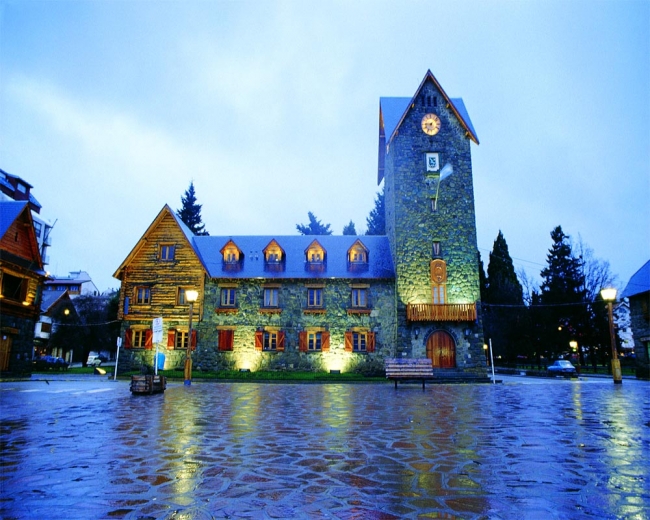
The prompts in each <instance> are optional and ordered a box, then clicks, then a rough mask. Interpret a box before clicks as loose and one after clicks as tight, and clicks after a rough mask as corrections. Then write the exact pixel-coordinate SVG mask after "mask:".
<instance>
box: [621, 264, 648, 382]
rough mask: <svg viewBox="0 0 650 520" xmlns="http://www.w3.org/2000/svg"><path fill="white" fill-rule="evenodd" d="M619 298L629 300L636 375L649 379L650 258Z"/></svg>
mask: <svg viewBox="0 0 650 520" xmlns="http://www.w3.org/2000/svg"><path fill="white" fill-rule="evenodd" d="M621 298H628V299H629V301H630V320H631V325H632V334H633V335H634V353H635V355H636V377H638V378H639V379H650V260H648V261H647V262H646V263H645V265H644V266H643V267H641V269H639V270H638V271H637V272H636V273H634V275H632V278H630V281H629V282H628V284H627V286H626V287H625V290H624V291H623V293H622V294H621Z"/></svg>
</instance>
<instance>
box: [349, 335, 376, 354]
mask: <svg viewBox="0 0 650 520" xmlns="http://www.w3.org/2000/svg"><path fill="white" fill-rule="evenodd" d="M345 350H346V351H347V352H359V353H365V352H374V351H375V333H374V332H370V331H368V330H352V331H349V332H346V333H345Z"/></svg>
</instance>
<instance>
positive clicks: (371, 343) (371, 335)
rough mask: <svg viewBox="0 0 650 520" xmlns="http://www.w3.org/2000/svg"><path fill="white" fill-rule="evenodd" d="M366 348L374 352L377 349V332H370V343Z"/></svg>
mask: <svg viewBox="0 0 650 520" xmlns="http://www.w3.org/2000/svg"><path fill="white" fill-rule="evenodd" d="M366 350H367V351H368V352H374V351H375V333H374V332H368V344H367V345H366Z"/></svg>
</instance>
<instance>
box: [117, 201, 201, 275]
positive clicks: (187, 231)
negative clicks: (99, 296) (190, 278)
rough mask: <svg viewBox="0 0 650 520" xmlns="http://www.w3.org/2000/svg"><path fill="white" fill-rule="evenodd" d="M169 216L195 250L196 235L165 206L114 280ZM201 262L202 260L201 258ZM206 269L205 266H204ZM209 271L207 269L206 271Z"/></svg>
mask: <svg viewBox="0 0 650 520" xmlns="http://www.w3.org/2000/svg"><path fill="white" fill-rule="evenodd" d="M167 215H171V217H172V218H173V219H174V221H175V222H176V224H178V227H179V229H180V230H181V232H182V233H183V235H184V236H185V238H186V239H187V243H188V245H189V246H190V247H192V248H193V243H192V239H193V238H194V233H192V231H190V228H188V227H187V226H186V225H185V223H184V222H183V221H182V220H181V219H180V217H179V216H178V215H176V213H175V212H174V211H173V210H172V208H170V207H169V204H165V205H164V206H163V208H162V209H161V210H160V212H159V213H158V215H157V216H156V218H155V219H154V220H153V222H152V223H151V224H149V227H148V228H147V230H146V231H145V232H144V234H143V235H142V237H141V238H140V240H138V243H137V244H136V245H135V247H134V248H133V249H132V250H131V252H130V253H129V254H128V256H127V257H126V258H125V259H124V261H123V262H122V263H121V264H120V267H118V269H117V271H115V273H114V274H113V278H117V279H119V278H120V275H121V272H122V270H123V269H124V268H125V267H126V266H127V265H128V264H129V263H130V262H131V260H132V259H133V258H134V257H135V255H136V254H137V253H138V251H140V249H141V248H142V247H143V246H144V244H145V243H146V239H147V236H148V235H149V234H150V233H151V232H152V231H153V230H154V229H155V228H156V226H158V224H159V223H160V221H161V220H162V219H163V218H164V217H165V216H167ZM199 260H200V258H199ZM203 267H204V269H205V264H204V265H203ZM206 271H207V269H206Z"/></svg>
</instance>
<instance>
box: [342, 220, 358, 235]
mask: <svg viewBox="0 0 650 520" xmlns="http://www.w3.org/2000/svg"><path fill="white" fill-rule="evenodd" d="M343 234H344V235H356V234H357V230H356V228H355V227H354V222H352V221H350V223H349V224H348V225H347V226H345V227H344V228H343Z"/></svg>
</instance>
